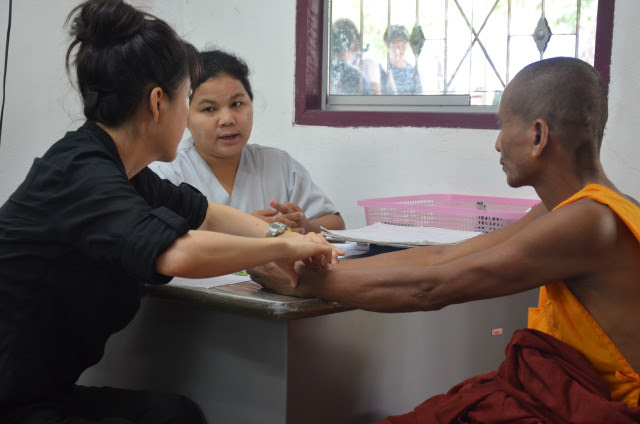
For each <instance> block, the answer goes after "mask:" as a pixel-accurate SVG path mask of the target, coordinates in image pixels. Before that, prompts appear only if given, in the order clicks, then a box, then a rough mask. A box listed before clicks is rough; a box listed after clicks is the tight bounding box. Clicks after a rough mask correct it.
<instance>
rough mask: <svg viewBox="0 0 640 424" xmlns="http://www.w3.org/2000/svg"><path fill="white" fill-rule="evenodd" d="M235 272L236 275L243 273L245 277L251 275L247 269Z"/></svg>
mask: <svg viewBox="0 0 640 424" xmlns="http://www.w3.org/2000/svg"><path fill="white" fill-rule="evenodd" d="M234 274H235V275H241V276H243V277H248V276H249V273H248V272H247V271H245V270H242V271H238V272H234Z"/></svg>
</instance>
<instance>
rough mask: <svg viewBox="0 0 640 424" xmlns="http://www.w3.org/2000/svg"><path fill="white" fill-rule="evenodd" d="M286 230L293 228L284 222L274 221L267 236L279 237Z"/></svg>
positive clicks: (268, 228) (268, 229)
mask: <svg viewBox="0 0 640 424" xmlns="http://www.w3.org/2000/svg"><path fill="white" fill-rule="evenodd" d="M285 231H291V228H289V227H287V226H286V225H284V224H283V223H282V222H272V223H271V224H269V226H268V227H267V237H278V236H279V235H280V234H282V233H284V232H285Z"/></svg>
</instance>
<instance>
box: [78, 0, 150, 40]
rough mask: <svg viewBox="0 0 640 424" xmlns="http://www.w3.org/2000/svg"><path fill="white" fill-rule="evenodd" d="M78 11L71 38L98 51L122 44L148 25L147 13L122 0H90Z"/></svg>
mask: <svg viewBox="0 0 640 424" xmlns="http://www.w3.org/2000/svg"><path fill="white" fill-rule="evenodd" d="M75 11H76V12H77V13H76V14H75V17H74V18H73V21H72V22H71V27H70V31H69V33H70V35H71V36H72V37H74V38H75V39H76V42H80V43H82V44H85V45H91V46H93V47H96V48H102V47H108V46H112V45H114V44H119V43H120V42H122V41H123V40H126V39H128V38H130V37H132V36H133V35H135V34H136V33H137V32H139V31H140V30H141V29H142V28H143V27H144V25H145V14H144V13H142V12H140V11H138V10H136V9H135V8H134V7H133V6H130V5H128V4H126V3H125V2H123V1H122V0H89V1H86V2H84V3H82V4H81V5H79V6H78V7H77V8H76V9H75Z"/></svg>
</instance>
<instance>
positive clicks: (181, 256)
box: [156, 203, 338, 283]
mask: <svg viewBox="0 0 640 424" xmlns="http://www.w3.org/2000/svg"><path fill="white" fill-rule="evenodd" d="M266 230H267V224H266V223H265V222H264V221H262V220H260V219H258V218H256V217H253V216H251V215H248V214H245V213H244V212H241V211H239V210H237V209H234V208H231V207H228V206H224V205H218V204H214V203H210V204H209V208H208V210H207V216H206V218H205V220H204V222H203V224H202V225H201V226H200V228H199V229H198V230H192V231H189V232H188V233H187V234H186V235H184V236H182V237H180V238H178V239H177V240H176V241H175V242H174V243H173V244H172V245H171V246H170V247H169V249H167V250H166V251H165V252H164V253H163V254H162V255H161V256H159V257H158V259H157V260H156V270H157V271H158V272H159V273H161V274H164V275H171V276H179V277H187V278H204V277H212V276H216V275H222V274H227V273H229V272H234V271H238V270H241V269H245V268H251V267H254V266H257V265H261V264H264V263H267V262H271V261H276V263H277V264H278V266H280V267H281V268H282V270H283V271H284V272H285V274H286V275H287V276H288V277H289V278H290V280H291V281H292V282H293V283H295V282H297V279H298V276H297V273H296V272H295V271H294V268H293V267H294V263H295V262H296V261H298V260H306V261H307V264H308V265H315V266H324V267H327V266H328V265H329V264H330V263H331V262H335V260H336V257H337V253H338V252H337V251H336V249H335V248H333V247H332V246H331V245H330V244H329V243H327V242H326V241H325V240H324V238H323V237H322V236H320V235H318V234H313V233H311V234H309V235H307V236H301V235H299V234H295V233H291V232H286V233H284V234H282V235H281V236H279V237H275V238H266V237H265V234H266Z"/></svg>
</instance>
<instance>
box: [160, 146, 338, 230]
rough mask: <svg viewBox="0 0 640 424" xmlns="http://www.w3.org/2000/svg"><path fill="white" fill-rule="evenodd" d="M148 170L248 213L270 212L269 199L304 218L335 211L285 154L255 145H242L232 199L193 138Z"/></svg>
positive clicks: (304, 173) (214, 201)
mask: <svg viewBox="0 0 640 424" xmlns="http://www.w3.org/2000/svg"><path fill="white" fill-rule="evenodd" d="M149 168H151V169H152V170H153V171H154V172H155V173H157V174H158V175H159V176H160V177H162V178H166V179H168V180H169V181H171V182H172V183H174V184H180V183H182V182H186V183H188V184H191V185H192V186H194V187H195V188H197V189H198V190H200V191H201V192H202V193H203V194H204V195H205V196H206V197H207V199H208V200H209V201H210V202H213V203H219V204H223V205H228V206H231V207H234V208H236V209H240V210H241V211H244V212H247V213H251V212H253V211H255V210H258V209H270V208H271V207H270V206H269V202H270V201H271V200H275V201H276V202H279V203H283V202H293V203H295V204H297V205H298V206H300V208H301V209H302V210H303V211H304V213H305V215H306V216H307V219H316V218H319V217H321V216H324V215H328V214H334V213H337V212H338V210H337V209H336V207H335V206H334V204H333V203H332V202H331V200H329V198H328V197H327V196H326V195H325V194H324V192H323V191H322V190H321V189H320V187H318V186H317V185H316V184H315V183H314V182H313V180H312V179H311V175H309V172H307V170H306V169H305V168H304V167H303V166H302V165H301V164H300V163H299V162H298V161H296V160H295V159H293V158H292V157H291V155H289V154H288V153H287V152H285V151H283V150H280V149H276V148H274V147H265V146H260V145H257V144H247V145H245V146H244V148H243V149H242V155H241V157H240V164H239V166H238V172H237V173H236V179H235V182H234V184H233V191H232V193H231V196H229V194H228V193H227V191H226V190H225V189H224V187H222V184H220V182H219V181H218V179H217V178H216V176H215V174H214V173H213V172H212V171H211V169H210V168H209V165H208V164H207V162H206V161H205V160H204V159H203V158H202V157H201V156H200V155H199V154H198V152H197V151H196V149H195V146H194V144H193V138H192V137H189V138H187V139H185V140H183V141H182V142H181V143H180V145H179V146H178V155H177V157H176V159H175V160H174V161H173V162H170V163H166V162H154V163H152V164H150V165H149Z"/></svg>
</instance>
